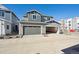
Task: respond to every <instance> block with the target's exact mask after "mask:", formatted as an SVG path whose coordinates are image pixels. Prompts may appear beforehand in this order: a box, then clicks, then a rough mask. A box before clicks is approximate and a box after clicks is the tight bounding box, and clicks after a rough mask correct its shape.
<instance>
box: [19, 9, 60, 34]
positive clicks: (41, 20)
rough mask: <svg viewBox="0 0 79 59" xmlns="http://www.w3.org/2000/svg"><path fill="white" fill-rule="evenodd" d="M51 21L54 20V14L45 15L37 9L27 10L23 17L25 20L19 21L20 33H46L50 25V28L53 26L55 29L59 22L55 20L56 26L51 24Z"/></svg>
mask: <svg viewBox="0 0 79 59" xmlns="http://www.w3.org/2000/svg"><path fill="white" fill-rule="evenodd" d="M50 21H53V17H52V16H46V15H43V14H41V13H39V12H38V11H36V10H32V11H30V12H27V13H26V14H25V15H24V17H23V20H21V21H20V23H19V34H20V35H32V34H46V31H47V30H46V29H47V28H48V27H49V28H50V27H52V28H53V29H55V28H56V27H55V26H56V24H59V23H56V22H55V24H54V26H50V25H49V23H50ZM47 22H49V23H47ZM52 23H53V22H52ZM50 24H51V23H50ZM46 25H48V26H46ZM57 27H58V26H57ZM50 29H51V28H50ZM51 30H52V29H51Z"/></svg>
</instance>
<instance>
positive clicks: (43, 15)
mask: <svg viewBox="0 0 79 59" xmlns="http://www.w3.org/2000/svg"><path fill="white" fill-rule="evenodd" d="M33 12H36V13H38V14H40V15H41V16H44V17H51V18H53V17H52V16H46V15H43V14H41V13H40V12H39V11H37V10H31V11H28V12H27V13H26V14H25V15H24V17H27V14H29V13H33Z"/></svg>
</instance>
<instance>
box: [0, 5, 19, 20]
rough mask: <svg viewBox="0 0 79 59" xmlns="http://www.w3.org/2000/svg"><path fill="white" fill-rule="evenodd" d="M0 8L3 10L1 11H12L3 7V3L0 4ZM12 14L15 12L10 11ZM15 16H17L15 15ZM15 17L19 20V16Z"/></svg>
mask: <svg viewBox="0 0 79 59" xmlns="http://www.w3.org/2000/svg"><path fill="white" fill-rule="evenodd" d="M0 10H3V11H9V12H12V11H11V10H10V9H8V8H7V7H5V6H4V5H2V4H0ZM12 13H13V14H14V15H15V13H14V12H12ZM15 16H16V15H15ZM16 17H17V16H16ZM17 19H18V20H19V18H18V17H17Z"/></svg>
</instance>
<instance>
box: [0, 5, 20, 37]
mask: <svg viewBox="0 0 79 59" xmlns="http://www.w3.org/2000/svg"><path fill="white" fill-rule="evenodd" d="M18 25H19V19H18V17H17V16H16V15H15V14H14V13H13V12H12V11H11V10H9V9H8V8H6V7H5V6H3V5H0V36H3V35H10V34H16V33H18V31H19V30H18Z"/></svg>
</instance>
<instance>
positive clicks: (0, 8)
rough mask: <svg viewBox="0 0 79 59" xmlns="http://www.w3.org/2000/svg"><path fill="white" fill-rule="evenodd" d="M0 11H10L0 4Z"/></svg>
mask: <svg viewBox="0 0 79 59" xmlns="http://www.w3.org/2000/svg"><path fill="white" fill-rule="evenodd" d="M0 10H5V11H10V10H9V9H8V8H6V7H5V6H3V5H2V4H0Z"/></svg>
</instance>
